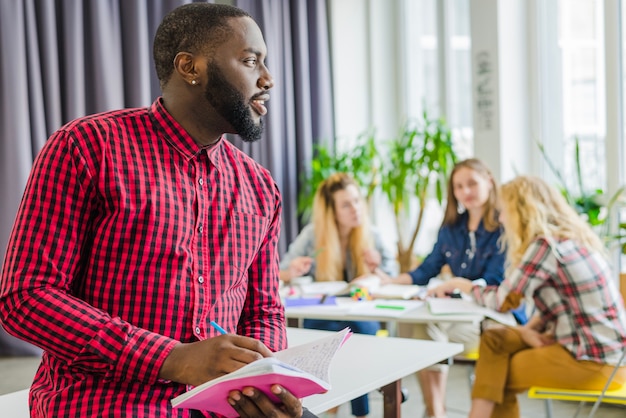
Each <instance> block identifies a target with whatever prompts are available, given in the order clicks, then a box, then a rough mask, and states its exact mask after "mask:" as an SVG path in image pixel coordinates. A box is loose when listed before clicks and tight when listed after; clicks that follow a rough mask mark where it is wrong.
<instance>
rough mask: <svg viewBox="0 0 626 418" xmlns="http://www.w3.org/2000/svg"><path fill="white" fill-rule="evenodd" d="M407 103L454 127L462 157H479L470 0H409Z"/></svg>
mask: <svg viewBox="0 0 626 418" xmlns="http://www.w3.org/2000/svg"><path fill="white" fill-rule="evenodd" d="M403 7H404V10H405V13H404V18H405V24H404V27H405V28H406V34H404V37H405V39H406V43H405V45H406V53H405V56H406V57H407V61H406V65H407V67H408V69H407V71H406V81H405V85H406V86H407V93H406V96H405V97H406V104H405V107H406V109H407V114H408V117H409V118H410V119H419V118H420V117H421V114H422V112H423V111H424V110H426V111H427V112H428V114H429V115H430V116H431V117H439V116H443V117H445V118H446V120H447V122H448V124H449V125H450V127H451V128H452V134H453V140H454V143H455V146H456V151H457V153H458V155H459V157H460V158H467V157H469V156H471V155H473V130H472V102H471V55H470V50H471V41H470V21H469V0H444V1H438V0H420V1H415V0H404V3H403Z"/></svg>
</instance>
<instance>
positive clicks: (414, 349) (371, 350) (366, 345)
mask: <svg viewBox="0 0 626 418" xmlns="http://www.w3.org/2000/svg"><path fill="white" fill-rule="evenodd" d="M328 333H329V331H317V330H308V329H300V328H288V329H287V336H288V341H289V345H290V346H293V345H298V344H302V343H305V342H308V341H311V340H315V339H318V338H321V337H322V336H324V335H327V334H328ZM461 351H463V345H461V344H452V343H438V342H434V341H425V340H416V339H410V338H391V337H390V338H381V337H375V336H372V335H361V334H354V335H352V336H351V337H350V339H348V341H346V342H345V343H344V346H343V347H341V349H340V350H339V351H338V352H337V354H336V356H335V358H334V359H333V362H332V364H331V382H330V383H331V385H332V389H331V390H330V391H328V392H327V393H325V394H321V395H313V396H309V397H307V398H305V399H304V406H306V407H307V408H309V409H310V410H311V412H313V413H316V414H318V413H321V412H323V411H326V410H328V409H330V408H332V407H335V406H338V405H341V404H343V403H345V402H348V401H350V400H352V399H354V398H357V397H359V396H361V395H364V394H366V393H368V392H371V391H374V390H377V389H381V390H382V393H383V396H384V417H385V418H392V417H393V418H399V417H400V404H401V399H402V394H401V393H400V387H401V379H402V378H403V377H405V376H409V375H411V374H413V373H415V372H417V371H418V370H421V369H423V368H426V367H428V366H431V365H433V364H435V363H438V362H440V361H442V360H445V359H447V358H450V357H452V356H454V355H456V354H458V353H460V352H461Z"/></svg>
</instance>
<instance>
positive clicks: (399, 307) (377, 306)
mask: <svg viewBox="0 0 626 418" xmlns="http://www.w3.org/2000/svg"><path fill="white" fill-rule="evenodd" d="M376 308H378V309H397V310H399V311H401V310H403V309H404V306H399V305H376Z"/></svg>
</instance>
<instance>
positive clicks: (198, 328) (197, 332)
mask: <svg viewBox="0 0 626 418" xmlns="http://www.w3.org/2000/svg"><path fill="white" fill-rule="evenodd" d="M196 334H198V335H200V327H196Z"/></svg>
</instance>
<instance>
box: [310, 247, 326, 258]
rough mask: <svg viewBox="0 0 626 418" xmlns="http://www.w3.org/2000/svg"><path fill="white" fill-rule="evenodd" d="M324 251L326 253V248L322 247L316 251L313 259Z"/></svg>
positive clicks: (312, 256)
mask: <svg viewBox="0 0 626 418" xmlns="http://www.w3.org/2000/svg"><path fill="white" fill-rule="evenodd" d="M322 251H324V247H320V248H318V249H317V250H315V252H314V253H313V254H312V255H311V258H315V257H317V256H318V255H319V253H321V252H322Z"/></svg>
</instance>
